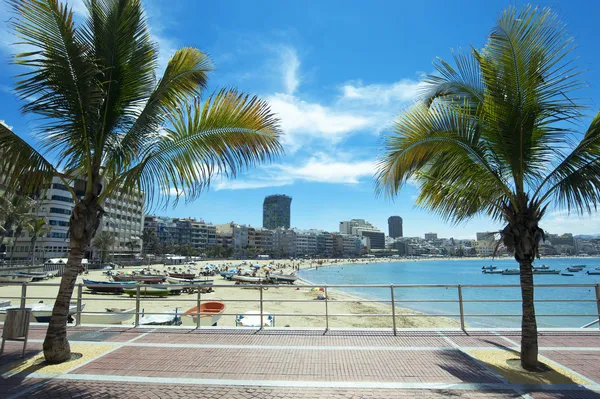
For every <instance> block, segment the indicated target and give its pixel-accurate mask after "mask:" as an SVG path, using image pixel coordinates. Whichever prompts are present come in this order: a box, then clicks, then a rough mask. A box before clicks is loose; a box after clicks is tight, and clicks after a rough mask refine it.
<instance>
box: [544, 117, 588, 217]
mask: <svg viewBox="0 0 600 399" xmlns="http://www.w3.org/2000/svg"><path fill="white" fill-rule="evenodd" d="M548 198H552V199H553V200H554V202H555V203H556V204H557V205H558V206H559V207H561V208H564V209H567V211H569V212H570V211H571V210H575V211H577V212H578V213H580V214H581V213H586V212H587V213H591V212H592V210H596V209H597V205H598V203H600V112H598V113H597V114H596V117H595V118H594V119H593V120H592V123H591V125H590V127H589V128H588V130H587V132H586V133H585V135H584V137H583V139H582V140H581V142H580V143H579V144H578V145H577V147H575V149H573V151H572V152H571V153H570V154H568V155H567V156H566V157H565V158H564V159H563V160H562V162H560V164H558V166H557V167H556V168H555V169H554V170H552V171H551V172H550V173H549V174H548V176H547V177H546V179H545V181H544V182H543V183H542V184H540V186H539V188H538V190H537V191H536V193H535V195H534V199H535V200H536V201H538V202H540V203H543V202H545V201H546V199H548Z"/></svg>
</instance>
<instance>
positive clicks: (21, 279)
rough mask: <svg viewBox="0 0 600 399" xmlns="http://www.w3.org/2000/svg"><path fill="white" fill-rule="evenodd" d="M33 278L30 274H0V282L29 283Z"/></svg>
mask: <svg viewBox="0 0 600 399" xmlns="http://www.w3.org/2000/svg"><path fill="white" fill-rule="evenodd" d="M32 280H33V277H31V276H21V275H18V274H0V283H30V282H31V281H32Z"/></svg>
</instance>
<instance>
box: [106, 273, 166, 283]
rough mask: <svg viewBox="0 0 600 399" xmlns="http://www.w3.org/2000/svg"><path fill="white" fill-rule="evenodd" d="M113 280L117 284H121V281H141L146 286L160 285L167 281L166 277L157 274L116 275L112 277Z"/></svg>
mask: <svg viewBox="0 0 600 399" xmlns="http://www.w3.org/2000/svg"><path fill="white" fill-rule="evenodd" d="M112 278H113V280H114V281H116V282H121V281H140V282H143V283H145V284H160V283H162V282H163V281H165V278H166V277H165V276H158V275H156V274H154V275H152V274H149V275H143V274H140V275H136V276H133V275H129V274H115V275H114V276H112Z"/></svg>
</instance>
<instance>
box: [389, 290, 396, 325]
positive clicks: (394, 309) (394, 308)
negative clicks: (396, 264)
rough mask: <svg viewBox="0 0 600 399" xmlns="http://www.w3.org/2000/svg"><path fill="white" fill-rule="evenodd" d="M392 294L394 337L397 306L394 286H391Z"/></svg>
mask: <svg viewBox="0 0 600 399" xmlns="http://www.w3.org/2000/svg"><path fill="white" fill-rule="evenodd" d="M390 294H391V298H392V328H393V329H394V335H396V304H395V303H394V284H391V285H390Z"/></svg>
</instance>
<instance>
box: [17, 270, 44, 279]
mask: <svg viewBox="0 0 600 399" xmlns="http://www.w3.org/2000/svg"><path fill="white" fill-rule="evenodd" d="M15 274H16V275H17V276H24V277H31V279H32V281H41V280H45V279H47V278H48V272H15Z"/></svg>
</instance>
